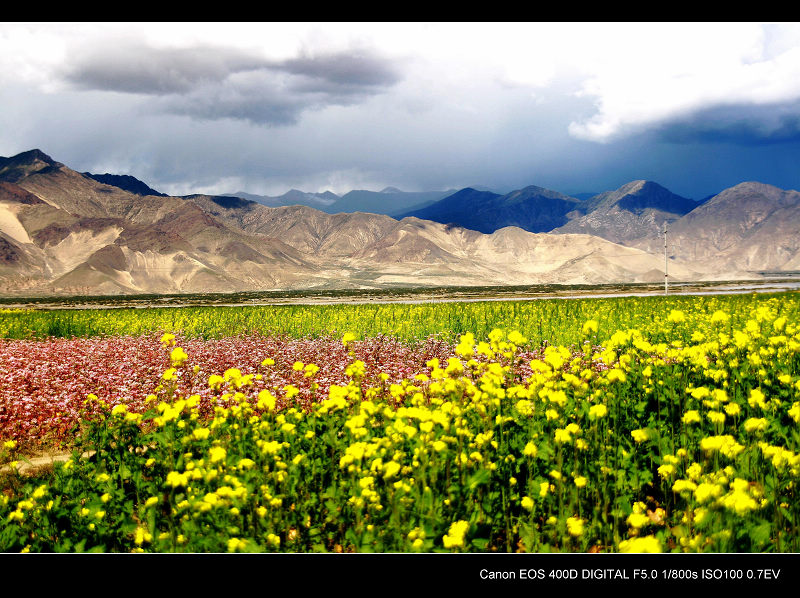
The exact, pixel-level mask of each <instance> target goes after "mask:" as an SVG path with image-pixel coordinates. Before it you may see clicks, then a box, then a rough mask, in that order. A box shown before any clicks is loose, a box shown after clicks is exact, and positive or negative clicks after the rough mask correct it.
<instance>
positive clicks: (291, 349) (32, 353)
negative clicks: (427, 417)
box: [0, 334, 452, 445]
mask: <svg viewBox="0 0 800 598" xmlns="http://www.w3.org/2000/svg"><path fill="white" fill-rule="evenodd" d="M176 344H177V346H180V347H182V348H183V349H184V350H185V351H186V352H187V353H188V355H189V359H188V360H187V362H186V364H185V365H184V366H183V367H181V368H179V372H178V374H179V375H178V376H176V380H175V381H176V384H177V389H176V392H177V394H179V395H182V396H190V395H193V394H198V395H200V396H201V398H203V399H205V398H210V397H211V395H212V394H213V391H212V390H211V389H210V388H209V387H208V378H209V376H211V375H213V374H217V375H222V374H223V373H224V372H225V370H227V369H228V368H238V369H239V370H240V371H241V373H242V374H243V375H247V374H256V373H260V374H262V376H263V384H264V386H266V387H267V388H282V387H283V386H284V385H287V384H292V385H294V386H295V387H297V388H298V389H299V391H300V392H299V394H298V395H297V396H296V397H295V400H296V401H297V402H299V403H300V404H307V403H308V402H309V401H311V400H312V395H315V396H316V397H317V398H319V397H324V396H326V395H327V392H328V388H329V387H330V385H331V384H346V383H347V381H348V378H347V376H346V375H345V369H346V368H347V365H348V364H349V363H351V362H352V361H353V360H354V359H360V360H361V361H363V362H364V364H365V366H366V368H365V381H366V382H367V383H374V384H378V383H379V382H378V375H379V374H380V373H385V374H387V375H388V376H389V378H388V379H387V380H386V384H391V383H392V382H399V381H400V380H402V379H410V378H412V377H413V376H414V374H416V373H418V372H420V371H424V370H425V363H426V362H427V361H428V360H430V359H432V358H434V357H438V358H439V359H440V360H446V359H447V357H448V356H450V355H452V354H451V353H450V351H451V349H452V346H451V345H450V344H449V343H446V342H444V341H442V340H438V339H435V338H430V339H428V340H426V341H422V342H421V343H418V344H414V345H412V344H406V343H402V342H400V341H397V340H395V339H393V338H391V337H387V336H378V337H374V338H369V339H367V340H364V341H357V342H354V343H352V346H351V348H352V350H353V351H354V355H352V356H350V355H349V354H348V349H347V348H346V347H345V346H344V345H343V344H342V341H341V339H340V338H338V337H336V338H334V337H318V338H301V339H292V338H288V337H275V336H269V337H266V336H260V335H248V336H235V337H228V338H222V339H211V340H202V339H197V338H181V337H178V338H176ZM169 355H170V348H165V347H164V346H163V345H162V343H161V334H151V335H147V336H141V337H132V336H124V337H105V338H76V339H48V340H42V341H35V340H0V440H9V439H14V440H18V441H21V442H23V443H28V444H31V443H33V444H36V443H38V442H47V443H48V444H56V445H58V444H63V443H64V442H65V441H68V440H69V438H70V434H71V431H72V430H73V428H74V427H75V425H76V424H77V423H78V422H79V420H80V418H81V410H82V409H84V408H85V405H84V402H85V400H86V398H87V395H89V394H94V395H96V396H97V398H98V399H99V400H102V401H105V403H107V404H108V405H109V407H113V406H114V405H117V404H120V403H125V404H127V405H128V409H129V410H130V411H134V412H140V413H141V412H143V411H145V410H146V408H147V406H146V403H145V398H146V397H147V395H149V394H151V393H155V392H156V389H157V387H158V385H159V384H161V383H162V380H161V375H162V374H163V372H164V371H165V370H166V369H168V368H169V367H170V365H171V364H170V359H169ZM267 358H271V359H273V360H274V362H275V363H274V365H271V366H262V365H261V364H262V362H263V361H264V360H265V359H267ZM298 361H300V362H302V363H303V364H308V363H313V364H315V365H317V366H318V367H319V371H318V372H317V373H316V374H315V375H314V376H313V377H308V378H307V377H305V376H304V372H303V371H296V370H294V369H293V368H292V366H293V364H294V363H295V362H298ZM195 367H197V368H199V369H198V370H197V372H195V371H194V368H195ZM313 383H316V384H317V385H319V386H318V388H317V390H316V392H315V393H314V392H313V391H312V384H313Z"/></svg>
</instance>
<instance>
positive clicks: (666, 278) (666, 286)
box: [664, 220, 669, 295]
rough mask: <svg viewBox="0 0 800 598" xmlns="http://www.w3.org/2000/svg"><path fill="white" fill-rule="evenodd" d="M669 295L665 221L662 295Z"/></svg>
mask: <svg viewBox="0 0 800 598" xmlns="http://www.w3.org/2000/svg"><path fill="white" fill-rule="evenodd" d="M668 293H669V274H668V273H667V221H666V220H665V221H664V294H665V295H667V294H668Z"/></svg>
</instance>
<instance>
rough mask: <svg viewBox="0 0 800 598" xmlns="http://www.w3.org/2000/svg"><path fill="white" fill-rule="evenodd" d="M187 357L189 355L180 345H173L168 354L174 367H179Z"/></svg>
mask: <svg viewBox="0 0 800 598" xmlns="http://www.w3.org/2000/svg"><path fill="white" fill-rule="evenodd" d="M187 359H189V356H188V355H187V354H186V351H184V350H183V349H182V348H180V347H175V348H174V349H173V350H172V352H171V353H170V354H169V360H170V362H171V363H172V366H173V367H176V368H178V367H181V366H182V365H183V364H184V363H185V362H186V360H187Z"/></svg>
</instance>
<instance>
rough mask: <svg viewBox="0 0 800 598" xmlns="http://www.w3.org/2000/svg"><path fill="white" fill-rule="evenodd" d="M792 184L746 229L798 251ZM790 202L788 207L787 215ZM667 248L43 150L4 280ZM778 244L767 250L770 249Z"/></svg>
mask: <svg viewBox="0 0 800 598" xmlns="http://www.w3.org/2000/svg"><path fill="white" fill-rule="evenodd" d="M644 188H645V186H644V185H642V186H640V187H639V188H638V190H641V189H644ZM656 191H658V190H656ZM778 191H780V190H778ZM636 193H637V189H632V190H630V189H629V190H627V192H626V193H622V194H617V195H618V197H617V196H614V197H611V196H606V197H605V198H601V200H598V201H597V202H596V205H595V204H592V205H594V207H595V209H598V208H602V207H603V206H604V205H606V204H604V203H603V201H604V200H605V199H608V202H607V204H608V205H606V207H608V206H611V207H614V206H617V207H619V206H620V205H622V206H623V207H624V208H625V210H627V211H628V212H631V213H635V212H636V211H637V210H639V212H640V213H639V216H641V215H642V214H645V213H646V212H647V210H648V209H655V208H653V207H652V205H650V204H648V202H647V201H646V199H647V198H646V197H644V198H643V196H642V195H641V194H640V195H638V196H637V195H636ZM658 193H660V192H658ZM658 193H657V194H656V195H658ZM667 193H668V192H667ZM786 193H789V194H790V196H787V197H785V198H783V199H780V200H775V201H773V200H770V201H767V200H764V201H765V202H766V203H768V204H769V205H770V206H773V208H771V211H769V210H767V211H769V215H765V216H764V217H756V216H754V218H755V220H754V222H755V221H757V223H758V227H760V228H758V229H756V228H754V227H755V225H753V226H751V227H750V228H749V229H747V227H745V229H747V231H749V232H747V234H749V235H751V237H749V238H750V239H751V240H752V242H753V243H754V244H755V243H758V244H759V245H758V246H759V247H762V248H763V247H766V246H770V247H775V248H776V249H775V251H774V252H775V253H776V254H781V257H780V259H783V254H782V253H781V252H783V253H785V255H786V256H789V257H788V261H785V262H784V263H785V264H790V263H791V260H792V259H795V257H793V256H795V255H796V252H795V253H792V252H793V251H794V249H793V248H794V245H791V244H789V246H787V248H786V249H784V248H783V247H784V246H783V245H781V244H775V243H773V244H772V245H770V243H769V238H768V237H769V236H770V235H775V234H781V235H783V234H785V233H786V229H787V227H790V226H791V223H792V222H794V220H792V217H791V214H793V213H794V212H793V211H792V210H794V209H795V207H794V206H795V203H794V196H793V195H791V193H795V192H786ZM612 195H613V194H612ZM662 195H663V194H662ZM779 195H780V194H779ZM598 197H599V196H598ZM631 197H632V198H633V199H631ZM664 197H667V199H669V197H668V196H664ZM676 197H677V196H676ZM781 197H783V196H781ZM626 198H627V199H626ZM787 198H788V199H787ZM662 199H663V198H662ZM723 199H724V198H723ZM623 200H624V201H623ZM715 201H716V200H715ZM715 201H712V202H708V205H711V206H713V205H714V204H715ZM720 201H721V200H720ZM626 202H627V203H626ZM770 202H771V203H770ZM781 202H783V203H781ZM717 203H719V202H717ZM667 204H668V202H667ZM773 204H774V205H773ZM657 205H663V204H657ZM722 205H723V206H724V205H725V204H722ZM776 206H777V207H776ZM704 207H705V206H704ZM765 209H766V208H765ZM779 210H787V212H786V214H784V215H783V216H782V215H781V213H779ZM734 212H735V210H734ZM608 213H610V212H608ZM692 214H694V212H692ZM692 214H690V215H692ZM717 216H718V215H717ZM733 217H734V215H731V219H733ZM684 218H685V217H684ZM759 218H760V219H759ZM770 218H774V222H773V221H772V220H770ZM681 221H682V219H681V220H676V221H675V223H674V224H675V227H676V228H678V229H679V228H680V227H679V226H678V224H679V223H680V222H681ZM687 222H689V221H687ZM769 222H773V224H771V225H770V226H772V228H769V227H767V226H766V224H767V223H769ZM787 223H789V224H787ZM686 226H687V227H688V228H687V232H686V233H685V236H686V238H687V239H688V238H689V235H690V232H689V229H690V228H691V227H689V225H686ZM781 227H782V228H781ZM734 228H735V227H734ZM562 232H563V231H562ZM743 234H744V233H741V234H740V236H741V235H743ZM742 238H745V237H744V236H743V237H742ZM685 242H686V243H688V240H687V241H685ZM643 249H647V251H645V250H643ZM662 250H663V247H660V246H658V245H656V246H655V247H645V248H642V247H625V246H622V245H619V244H616V243H613V242H610V241H608V240H606V239H602V238H599V237H597V236H591V235H586V234H546V233H537V234H534V233H530V232H527V231H525V230H522V229H520V228H517V227H505V228H502V229H499V230H497V231H495V232H493V233H492V234H482V233H480V232H476V231H474V230H468V229H464V228H461V227H458V226H451V225H445V224H439V223H436V222H431V221H427V220H420V219H418V218H404V219H402V220H400V221H398V220H395V219H393V218H390V217H388V216H384V215H376V214H366V213H359V212H356V213H340V214H327V213H324V212H321V211H318V210H315V209H313V208H308V207H304V206H287V207H279V208H270V207H267V206H263V205H260V204H256V203H254V202H250V201H246V200H242V199H239V198H228V197H211V196H207V195H195V196H188V197H185V198H177V197H159V196H139V195H135V194H133V193H130V192H127V191H124V190H122V189H119V188H116V187H110V186H108V185H104V184H102V183H99V182H98V181H96V180H94V179H92V178H90V177H85V176H83V175H81V174H79V173H77V172H75V171H72V170H70V169H69V168H68V167H66V166H64V165H63V164H60V163H58V162H55V161H54V160H52V159H51V158H49V157H48V156H46V155H45V154H43V153H41V152H37V151H32V152H26V153H25V154H20V155H19V156H15V157H13V158H0V284H1V285H2V288H3V289H4V290H5V292H7V293H18V294H23V293H28V294H40V293H45V292H46V293H143V292H152V293H167V292H170V293H174V292H226V291H242V290H268V289H302V288H321V287H327V288H347V287H381V286H397V285H418V284H422V285H487V284H496V285H505V284H535V283H600V282H632V281H661V280H663V253H662ZM719 251H722V250H719ZM725 251H728V250H727V249H726V250H725ZM766 253H768V252H767V251H766V250H764V249H761V250H757V251H756V254H757V255H758V256H760V257H759V259H761V258H763V255H765V254H766ZM726 259H728V262H726V263H729V265H730V267H731V268H743V267H749V266H750V265H753V264H754V263H755V262H756V261H757V260H754V258H753V257H752V256H751V255H750V254H741V255H739V254H734V253H730V254H729V255H726ZM775 259H779V258H777V257H776V258H775ZM716 266H717V264H716V263H715V264H714V267H715V268H716ZM669 268H670V276H671V279H676V280H695V279H700V278H704V277H706V278H707V277H710V276H712V274H709V272H708V271H706V272H705V273H704V272H703V271H701V270H700V269H698V268H697V267H695V264H694V262H691V261H684V262H677V261H674V260H673V261H671V263H670V266H669ZM722 275H724V272H722V271H719V270H718V269H717V270H715V271H714V272H713V276H716V277H719V276H722Z"/></svg>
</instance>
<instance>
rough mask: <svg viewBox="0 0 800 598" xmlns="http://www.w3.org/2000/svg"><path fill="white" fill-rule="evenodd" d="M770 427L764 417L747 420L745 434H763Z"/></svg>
mask: <svg viewBox="0 0 800 598" xmlns="http://www.w3.org/2000/svg"><path fill="white" fill-rule="evenodd" d="M768 427H769V422H768V421H767V420H766V419H765V418H763V417H751V418H748V419H747V420H745V422H744V429H745V432H751V433H752V432H761V431H763V430H766V429H767V428H768Z"/></svg>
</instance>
